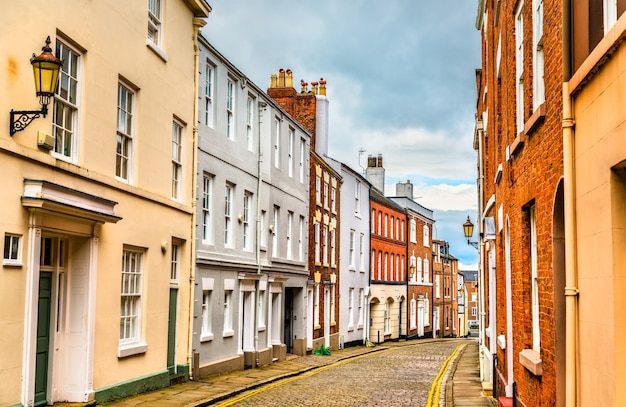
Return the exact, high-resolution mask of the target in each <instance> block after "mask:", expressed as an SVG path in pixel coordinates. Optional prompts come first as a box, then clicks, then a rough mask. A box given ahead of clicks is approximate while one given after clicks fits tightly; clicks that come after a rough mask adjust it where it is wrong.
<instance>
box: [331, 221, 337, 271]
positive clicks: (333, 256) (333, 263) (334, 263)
mask: <svg viewBox="0 0 626 407" xmlns="http://www.w3.org/2000/svg"><path fill="white" fill-rule="evenodd" d="M335 232H336V231H335V229H332V230H330V266H331V267H337V249H336V247H335V245H336V243H337V237H336V233H335Z"/></svg>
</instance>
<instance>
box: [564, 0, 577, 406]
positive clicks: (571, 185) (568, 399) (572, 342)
mask: <svg viewBox="0 0 626 407" xmlns="http://www.w3.org/2000/svg"><path fill="white" fill-rule="evenodd" d="M570 13H571V0H563V41H562V42H563V124H562V126H563V190H564V213H565V293H564V294H565V360H566V362H565V405H566V406H567V407H574V406H576V405H577V394H578V380H577V370H578V269H577V268H578V264H577V257H578V256H577V253H576V185H575V182H576V178H575V173H574V117H573V112H572V100H571V98H570V94H569V79H570V76H571V60H572V58H571V41H570V39H571V30H572V26H571V14H570Z"/></svg>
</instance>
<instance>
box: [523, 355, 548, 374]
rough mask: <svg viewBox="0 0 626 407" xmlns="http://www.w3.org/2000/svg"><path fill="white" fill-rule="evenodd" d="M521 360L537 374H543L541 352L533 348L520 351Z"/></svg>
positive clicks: (528, 368)
mask: <svg viewBox="0 0 626 407" xmlns="http://www.w3.org/2000/svg"><path fill="white" fill-rule="evenodd" d="M519 362H520V364H521V365H522V366H524V367H525V368H526V369H527V370H528V371H529V372H530V373H532V374H534V375H535V376H541V375H543V363H542V361H541V356H540V355H539V352H537V351H534V350H532V349H524V350H523V351H521V352H520V353H519Z"/></svg>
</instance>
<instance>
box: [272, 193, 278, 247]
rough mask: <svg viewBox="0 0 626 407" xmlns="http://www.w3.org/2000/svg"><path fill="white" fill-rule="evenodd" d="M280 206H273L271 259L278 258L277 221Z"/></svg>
mask: <svg viewBox="0 0 626 407" xmlns="http://www.w3.org/2000/svg"><path fill="white" fill-rule="evenodd" d="M279 219H280V206H277V205H274V228H273V230H272V257H278V221H279Z"/></svg>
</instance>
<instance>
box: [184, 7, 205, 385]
mask: <svg viewBox="0 0 626 407" xmlns="http://www.w3.org/2000/svg"><path fill="white" fill-rule="evenodd" d="M205 24H206V21H205V20H204V19H202V18H194V19H193V66H194V75H193V116H192V117H193V121H192V123H193V130H192V134H193V135H192V139H193V153H192V160H191V168H192V171H191V247H190V250H189V252H190V254H189V260H190V261H189V321H188V324H189V326H188V330H189V331H188V334H187V336H188V338H187V366H189V368H190V369H189V378H190V379H192V380H193V379H195V377H193V369H192V365H193V337H194V336H193V332H194V329H193V320H194V317H193V315H194V305H195V287H196V234H197V231H196V221H197V213H196V206H197V205H196V189H197V183H198V171H196V169H197V168H198V82H199V79H198V76H199V73H198V72H199V61H200V47H199V46H198V34H199V31H200V28H202V27H204V25H205Z"/></svg>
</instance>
